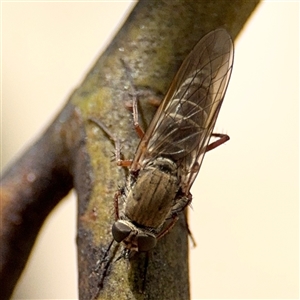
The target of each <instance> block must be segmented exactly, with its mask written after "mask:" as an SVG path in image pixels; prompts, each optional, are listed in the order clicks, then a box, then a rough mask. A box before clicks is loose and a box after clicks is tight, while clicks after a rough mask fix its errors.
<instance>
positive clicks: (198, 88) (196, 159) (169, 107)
mask: <svg viewBox="0 0 300 300" xmlns="http://www.w3.org/2000/svg"><path fill="white" fill-rule="evenodd" d="M232 64H233V43H232V39H231V37H230V35H229V34H228V32H227V31H226V30H225V29H217V30H215V31H212V32H210V33H208V34H207V35H205V36H204V37H203V38H202V39H201V40H200V41H199V42H198V43H197V45H196V46H195V48H194V49H193V50H192V51H191V53H190V54H189V55H188V56H187V58H186V59H185V60H184V62H183V64H182V66H181V67H180V69H179V71H178V73H177V75H176V76H175V78H174V80H173V81H172V84H171V86H170V89H169V91H168V93H167V95H166V97H165V98H164V100H163V101H162V103H161V105H160V106H159V108H158V110H157V112H156V114H155V116H154V118H153V120H152V121H151V123H150V125H149V127H148V129H147V131H146V133H145V136H144V137H143V139H142V141H141V142H140V145H139V147H138V149H137V153H136V156H135V158H134V161H133V164H132V168H133V169H134V168H138V166H140V165H143V162H144V161H145V160H146V161H148V160H152V159H155V158H157V157H167V158H170V159H172V160H173V161H174V162H176V163H177V165H178V170H179V172H180V174H179V175H180V176H181V188H182V190H183V192H185V193H188V192H189V189H190V187H191V185H192V183H193V181H194V179H195V177H196V176H197V173H198V171H199V169H200V166H201V163H202V160H203V157H204V154H205V150H206V147H207V145H208V142H209V139H210V136H211V134H212V130H213V128H214V125H215V122H216V119H217V116H218V113H219V111H220V108H221V105H222V101H223V98H224V96H225V92H226V88H227V85H228V82H229V79H230V74H231V70H232Z"/></svg>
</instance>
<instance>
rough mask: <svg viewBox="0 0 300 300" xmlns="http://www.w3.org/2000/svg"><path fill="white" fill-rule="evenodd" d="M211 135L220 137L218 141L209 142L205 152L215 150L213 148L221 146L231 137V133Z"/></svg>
mask: <svg viewBox="0 0 300 300" xmlns="http://www.w3.org/2000/svg"><path fill="white" fill-rule="evenodd" d="M211 136H212V137H215V138H218V139H217V140H216V141H214V142H212V143H211V144H208V145H207V147H206V150H205V152H208V151H210V150H213V149H215V148H217V147H219V146H221V145H222V144H224V143H226V142H227V141H229V139H230V137H229V135H227V134H223V133H212V134H211Z"/></svg>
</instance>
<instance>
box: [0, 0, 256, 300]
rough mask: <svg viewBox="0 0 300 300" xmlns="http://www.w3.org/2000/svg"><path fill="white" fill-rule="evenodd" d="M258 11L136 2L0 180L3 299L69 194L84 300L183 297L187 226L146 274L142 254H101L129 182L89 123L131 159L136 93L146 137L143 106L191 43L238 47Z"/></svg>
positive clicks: (147, 110)
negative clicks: (118, 195)
mask: <svg viewBox="0 0 300 300" xmlns="http://www.w3.org/2000/svg"><path fill="white" fill-rule="evenodd" d="M258 2H259V1H256V0H255V1H244V0H243V1H241V0H239V1H237V0H235V1H230V2H229V1H225V0H224V1H223V0H218V1H191V0H177V1H167V0H165V1H158V0H153V1H146V0H142V1H140V2H139V3H138V4H137V6H136V7H135V8H134V10H133V12H132V13H131V14H130V16H129V17H128V19H127V21H126V23H125V24H124V26H123V27H122V29H121V30H120V31H119V33H118V34H117V35H116V37H115V38H114V40H113V41H112V43H111V44H110V46H109V47H108V48H107V49H106V51H105V52H104V53H103V55H102V56H101V57H100V58H99V60H98V61H97V63H96V64H95V66H94V67H93V68H92V70H91V71H90V73H89V74H88V75H87V77H86V78H85V80H84V81H83V83H82V85H81V86H80V87H79V88H78V89H77V90H76V91H75V92H74V93H73V95H72V96H71V98H70V100H69V102H68V104H67V105H66V106H65V108H64V109H63V110H62V112H61V113H60V114H59V116H58V117H57V118H56V120H54V122H53V123H52V124H51V125H50V127H49V128H48V129H47V130H46V132H45V133H44V134H43V135H42V136H41V137H40V138H39V139H38V141H37V142H36V143H35V144H34V145H33V146H31V147H30V149H29V150H28V151H26V152H25V153H24V154H23V156H22V157H21V158H20V159H19V160H17V161H16V162H15V163H14V164H13V165H12V166H11V167H10V168H9V169H8V170H7V171H6V173H4V175H3V178H2V182H1V209H2V220H1V222H2V223H1V234H0V242H1V268H0V279H1V286H3V287H4V289H2V298H3V299H7V298H9V296H10V295H11V293H12V290H13V287H14V286H15V283H16V281H17V279H18V277H19V276H20V274H21V272H22V270H23V268H24V266H25V263H26V260H27V258H28V255H29V253H30V250H31V248H32V246H33V243H34V241H35V238H36V235H37V233H38V231H39V229H40V227H41V225H42V223H43V221H44V220H45V218H46V216H47V215H48V214H49V213H50V211H51V210H52V209H53V207H54V206H55V205H56V204H57V203H58V202H59V201H60V200H61V199H62V198H63V197H64V196H65V195H66V194H67V193H68V191H69V190H70V189H71V188H72V187H73V186H74V188H75V189H76V192H77V194H78V208H79V210H78V212H79V214H78V263H79V289H80V298H81V299H91V298H93V297H96V296H99V299H116V298H119V299H188V298H189V280H188V244H187V232H186V229H185V222H184V220H183V219H181V220H180V221H179V222H178V223H177V224H176V226H175V227H174V229H173V230H172V231H171V232H170V233H169V234H168V235H167V236H166V237H164V238H163V239H162V240H160V241H159V243H158V245H157V247H156V248H155V249H154V250H153V251H152V252H151V254H150V257H149V263H148V267H147V268H146V267H145V265H146V262H147V257H146V255H144V254H141V255H136V256H135V257H134V258H133V260H132V261H131V262H128V261H126V260H124V259H120V260H118V261H116V257H118V255H119V254H118V253H119V252H118V251H120V249H119V248H118V246H117V245H115V243H114V244H113V246H112V247H111V249H110V251H109V252H107V249H108V246H109V244H110V243H111V240H112V237H111V225H112V222H113V219H114V208H113V194H114V192H115V191H116V189H117V187H118V185H123V184H124V181H125V176H124V175H125V174H124V170H122V169H120V168H117V167H116V166H115V165H114V163H112V162H111V152H112V151H113V150H114V149H113V146H112V144H111V142H110V141H109V139H108V138H107V136H106V135H105V134H104V132H103V131H102V130H101V129H99V128H97V127H96V126H95V124H93V123H92V122H90V121H89V119H91V118H94V119H98V120H101V121H102V122H103V123H104V124H105V125H106V126H107V127H108V128H109V129H110V131H111V132H113V133H114V134H116V135H117V136H118V137H119V138H120V139H121V140H122V141H123V144H122V145H123V148H122V150H123V151H122V152H123V154H124V156H125V157H126V158H128V159H130V158H133V156H134V152H135V149H136V147H137V144H138V141H139V140H138V138H137V136H136V134H135V132H134V129H133V126H132V116H131V113H130V111H128V109H126V104H127V103H128V100H129V101H130V99H131V96H132V95H131V94H132V92H134V90H133V88H136V89H137V91H144V92H145V91H146V92H148V96H143V97H140V101H139V108H140V114H141V116H142V120H141V122H142V126H143V128H144V129H145V128H146V127H147V125H148V124H149V122H150V120H151V118H152V116H153V114H154V112H155V107H153V106H151V105H150V104H149V101H148V100H151V99H152V98H153V97H156V98H157V97H162V96H163V95H164V94H165V93H166V91H167V89H168V86H169V85H170V83H171V80H172V78H173V76H174V75H175V73H176V71H177V69H178V67H179V66H180V64H181V62H182V61H183V59H184V58H185V56H186V55H187V54H188V53H189V51H190V50H191V49H192V48H193V46H194V45H195V43H196V42H197V41H198V40H199V39H200V38H201V37H202V36H203V35H204V34H205V33H207V32H209V31H211V30H213V29H216V28H218V27H224V28H226V29H227V30H228V31H229V32H230V33H231V35H232V37H233V38H235V37H236V36H237V34H238V33H239V31H240V30H241V28H242V27H243V25H244V23H245V22H246V21H247V18H248V17H249V16H250V14H251V13H252V11H253V10H254V8H255V7H256V5H257V3H258ZM122 61H123V62H124V64H125V65H126V66H128V68H129V70H130V76H129V74H128V72H127V71H126V69H125V68H124V64H123V63H122ZM130 77H132V81H133V84H134V87H133V86H132V82H131V79H130ZM113 254H115V256H113ZM113 257H114V258H113ZM145 270H147V274H146V276H145ZM141 291H143V294H142V293H141Z"/></svg>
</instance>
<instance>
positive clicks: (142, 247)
mask: <svg viewBox="0 0 300 300" xmlns="http://www.w3.org/2000/svg"><path fill="white" fill-rule="evenodd" d="M137 243H138V249H139V251H141V252H146V251H149V250H151V249H152V248H154V247H155V245H156V238H155V237H153V236H151V235H147V234H142V233H140V234H138V236H137Z"/></svg>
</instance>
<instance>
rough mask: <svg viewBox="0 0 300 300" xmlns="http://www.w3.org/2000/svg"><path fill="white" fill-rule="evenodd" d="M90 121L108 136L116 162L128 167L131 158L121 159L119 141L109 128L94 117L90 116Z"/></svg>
mask: <svg viewBox="0 0 300 300" xmlns="http://www.w3.org/2000/svg"><path fill="white" fill-rule="evenodd" d="M89 120H90V121H92V122H93V123H95V124H96V125H97V126H98V127H99V128H101V129H102V130H103V131H104V133H105V134H106V135H107V136H108V138H109V139H110V140H111V141H112V143H113V145H114V146H115V159H116V163H117V165H118V166H120V167H130V165H131V163H132V160H127V159H125V160H124V159H121V143H120V140H119V139H118V138H117V137H116V136H115V135H114V134H112V132H110V130H109V129H108V128H107V127H106V126H105V125H104V124H103V123H102V122H101V121H99V120H96V119H94V118H90V119H89Z"/></svg>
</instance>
